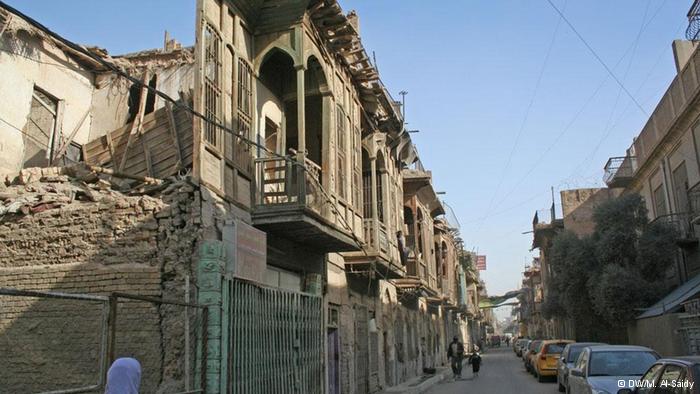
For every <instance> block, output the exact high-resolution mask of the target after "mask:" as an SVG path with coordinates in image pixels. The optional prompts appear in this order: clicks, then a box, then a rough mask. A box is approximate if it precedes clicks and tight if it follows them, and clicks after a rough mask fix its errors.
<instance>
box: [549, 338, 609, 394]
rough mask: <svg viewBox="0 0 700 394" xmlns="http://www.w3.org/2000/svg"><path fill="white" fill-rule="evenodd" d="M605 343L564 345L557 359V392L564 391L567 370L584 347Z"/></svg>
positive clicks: (567, 374) (571, 366)
mask: <svg viewBox="0 0 700 394" xmlns="http://www.w3.org/2000/svg"><path fill="white" fill-rule="evenodd" d="M598 345H607V344H606V343H598V342H573V343H570V344H568V345H566V346H565V347H564V350H563V351H562V352H561V357H559V360H557V387H558V388H559V392H562V393H563V392H564V391H566V380H567V378H568V377H569V370H570V369H571V368H573V367H574V363H576V359H578V356H579V354H581V352H582V351H583V349H584V348H587V347H588V346H598Z"/></svg>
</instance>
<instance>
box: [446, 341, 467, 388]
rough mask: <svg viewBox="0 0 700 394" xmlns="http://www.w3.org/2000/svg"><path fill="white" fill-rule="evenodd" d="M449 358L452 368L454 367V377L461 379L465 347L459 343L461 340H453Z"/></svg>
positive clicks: (448, 348)
mask: <svg viewBox="0 0 700 394" xmlns="http://www.w3.org/2000/svg"><path fill="white" fill-rule="evenodd" d="M447 358H448V359H449V360H450V366H452V377H453V378H454V379H461V378H462V360H463V358H464V345H462V342H460V341H459V338H457V337H454V338H452V343H450V346H448V347H447Z"/></svg>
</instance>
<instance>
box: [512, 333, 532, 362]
mask: <svg viewBox="0 0 700 394" xmlns="http://www.w3.org/2000/svg"><path fill="white" fill-rule="evenodd" d="M529 344H530V339H527V338H525V339H522V341H521V342H520V343H519V344H518V349H517V350H518V351H517V353H515V354H516V355H517V356H518V357H521V358H522V357H523V352H524V351H525V349H527V345H529Z"/></svg>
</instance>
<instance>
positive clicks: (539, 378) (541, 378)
mask: <svg viewBox="0 0 700 394" xmlns="http://www.w3.org/2000/svg"><path fill="white" fill-rule="evenodd" d="M536 376H537V381H538V382H540V383H542V382H544V376H542V375H540V374H539V373H538V374H536Z"/></svg>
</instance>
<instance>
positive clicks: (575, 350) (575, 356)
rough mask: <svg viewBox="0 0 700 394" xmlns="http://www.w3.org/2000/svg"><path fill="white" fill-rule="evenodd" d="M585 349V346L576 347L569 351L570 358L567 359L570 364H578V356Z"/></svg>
mask: <svg viewBox="0 0 700 394" xmlns="http://www.w3.org/2000/svg"><path fill="white" fill-rule="evenodd" d="M585 348H586V347H585V346H576V347H572V348H571V349H569V358H567V359H566V361H568V362H570V363H573V362H576V360H578V356H579V355H580V354H581V352H582V351H583V349H585Z"/></svg>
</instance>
